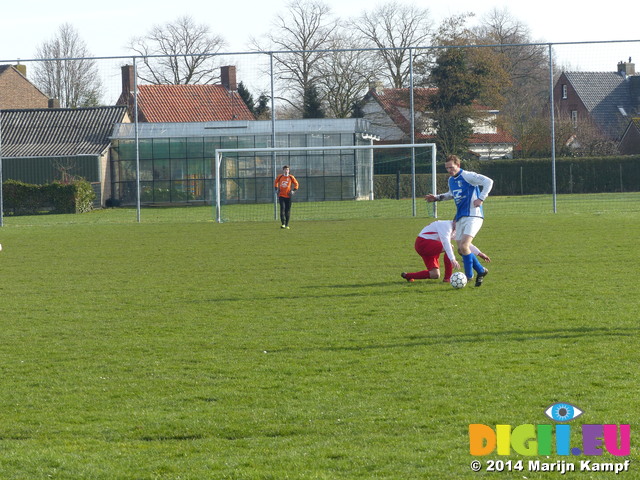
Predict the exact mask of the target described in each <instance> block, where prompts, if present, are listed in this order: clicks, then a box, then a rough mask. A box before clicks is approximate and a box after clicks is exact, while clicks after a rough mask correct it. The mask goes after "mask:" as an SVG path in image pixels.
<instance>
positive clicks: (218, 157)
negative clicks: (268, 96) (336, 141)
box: [212, 143, 437, 223]
mask: <svg viewBox="0 0 640 480" xmlns="http://www.w3.org/2000/svg"><path fill="white" fill-rule="evenodd" d="M420 148H430V149H431V191H432V193H434V194H435V193H437V182H436V145H435V144H434V143H409V144H407V143H397V144H384V145H337V146H314V147H252V148H217V149H215V151H214V158H215V165H214V169H215V172H214V179H215V183H214V196H215V200H214V201H212V203H213V204H214V218H215V221H216V222H218V223H222V196H221V186H222V185H221V183H222V182H221V181H222V175H221V171H220V169H221V166H222V162H223V157H224V155H225V154H249V153H255V154H258V153H263V154H269V153H270V154H272V155H271V157H272V158H273V161H274V163H273V165H271V167H272V168H273V172H272V174H271V175H275V172H276V168H275V159H276V156H277V154H278V153H290V152H300V153H303V152H337V151H356V150H369V151H370V152H371V154H370V155H369V161H368V164H369V165H368V168H369V177H370V179H369V181H370V185H369V189H370V198H369V199H370V200H373V199H374V198H373V181H374V180H373V179H374V172H373V170H374V162H373V151H374V150H382V149H411V151H412V155H411V159H412V160H411V181H412V185H411V190H412V192H411V197H412V206H413V216H416V185H415V178H416V172H415V149H420ZM295 173H296V172H295V171H292V174H293V175H294V176H295ZM273 181H275V176H273V178H272V179H271V182H272V183H271V185H273ZM272 191H274V190H273V189H272ZM276 203H277V198H274V205H275V204H276ZM275 211H276V210H275V207H274V215H275ZM433 214H434V217H436V218H437V206H436V204H435V203H434V204H433Z"/></svg>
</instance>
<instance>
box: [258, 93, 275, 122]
mask: <svg viewBox="0 0 640 480" xmlns="http://www.w3.org/2000/svg"><path fill="white" fill-rule="evenodd" d="M269 102H270V98H269V97H268V96H267V95H265V94H264V93H262V94H260V96H259V97H258V105H257V106H256V107H255V112H254V114H255V116H256V118H257V119H258V120H266V119H268V118H271V108H269Z"/></svg>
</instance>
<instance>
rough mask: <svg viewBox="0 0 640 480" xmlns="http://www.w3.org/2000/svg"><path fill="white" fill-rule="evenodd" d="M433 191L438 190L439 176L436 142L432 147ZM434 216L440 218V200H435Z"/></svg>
mask: <svg viewBox="0 0 640 480" xmlns="http://www.w3.org/2000/svg"><path fill="white" fill-rule="evenodd" d="M431 191H432V192H434V194H435V193H436V192H437V191H438V177H437V175H436V144H435V143H434V144H433V148H432V149H431ZM433 218H438V202H433Z"/></svg>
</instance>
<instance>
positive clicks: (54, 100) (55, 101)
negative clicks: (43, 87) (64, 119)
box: [47, 98, 60, 108]
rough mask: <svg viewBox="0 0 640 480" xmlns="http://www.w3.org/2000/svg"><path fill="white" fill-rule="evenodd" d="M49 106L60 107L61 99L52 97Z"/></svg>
mask: <svg viewBox="0 0 640 480" xmlns="http://www.w3.org/2000/svg"><path fill="white" fill-rule="evenodd" d="M47 106H48V108H60V100H58V99H57V98H50V99H49V102H48V105H47Z"/></svg>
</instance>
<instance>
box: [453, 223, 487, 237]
mask: <svg viewBox="0 0 640 480" xmlns="http://www.w3.org/2000/svg"><path fill="white" fill-rule="evenodd" d="M483 222H484V218H481V217H462V218H461V219H460V220H458V221H457V222H456V240H457V241H460V240H462V237H463V236H464V235H469V236H470V237H471V238H473V237H475V236H476V235H477V234H478V232H479V231H480V228H481V227H482V223H483Z"/></svg>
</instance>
